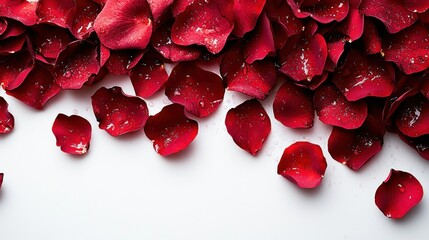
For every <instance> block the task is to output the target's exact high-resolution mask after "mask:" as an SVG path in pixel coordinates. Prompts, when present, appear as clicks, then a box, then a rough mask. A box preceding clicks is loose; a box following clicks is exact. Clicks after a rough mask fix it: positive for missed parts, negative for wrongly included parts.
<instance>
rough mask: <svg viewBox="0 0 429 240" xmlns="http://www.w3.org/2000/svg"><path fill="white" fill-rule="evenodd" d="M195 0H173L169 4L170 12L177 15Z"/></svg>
mask: <svg viewBox="0 0 429 240" xmlns="http://www.w3.org/2000/svg"><path fill="white" fill-rule="evenodd" d="M194 1H195V0H175V1H174V2H173V4H172V5H171V12H172V13H173V16H174V17H177V15H179V14H180V13H182V12H183V11H185V9H186V8H187V7H188V6H189V5H191V4H192V3H193V2H194Z"/></svg>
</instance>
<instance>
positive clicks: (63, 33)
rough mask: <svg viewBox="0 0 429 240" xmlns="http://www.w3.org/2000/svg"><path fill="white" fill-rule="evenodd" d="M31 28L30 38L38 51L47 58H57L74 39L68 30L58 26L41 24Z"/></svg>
mask: <svg viewBox="0 0 429 240" xmlns="http://www.w3.org/2000/svg"><path fill="white" fill-rule="evenodd" d="M30 29H31V31H30V38H31V41H32V43H33V47H34V49H35V51H36V53H37V54H41V55H42V56H43V57H45V58H51V59H56V58H57V57H58V54H59V53H60V52H61V51H62V50H63V49H64V48H66V47H67V45H68V44H69V43H70V42H71V41H72V39H71V37H70V35H69V33H68V31H67V30H66V29H64V28H61V27H58V26H54V25H48V24H39V25H35V26H32V27H31V28H30Z"/></svg>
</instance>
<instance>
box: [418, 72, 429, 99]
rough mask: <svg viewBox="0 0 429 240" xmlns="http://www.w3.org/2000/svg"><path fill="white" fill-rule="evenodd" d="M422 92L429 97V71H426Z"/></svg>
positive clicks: (421, 85)
mask: <svg viewBox="0 0 429 240" xmlns="http://www.w3.org/2000/svg"><path fill="white" fill-rule="evenodd" d="M420 92H421V93H422V94H423V96H425V97H426V98H427V99H429V73H426V74H425V75H424V76H423V77H422V80H421V83H420Z"/></svg>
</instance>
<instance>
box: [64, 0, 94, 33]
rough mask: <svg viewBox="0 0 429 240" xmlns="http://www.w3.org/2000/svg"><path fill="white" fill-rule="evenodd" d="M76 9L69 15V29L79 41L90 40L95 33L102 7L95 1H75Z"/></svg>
mask: <svg viewBox="0 0 429 240" xmlns="http://www.w3.org/2000/svg"><path fill="white" fill-rule="evenodd" d="M75 2H76V7H75V8H74V9H73V10H72V11H71V12H70V13H69V16H68V21H67V27H68V29H69V30H70V32H71V33H72V34H73V36H74V37H75V38H77V39H85V38H88V37H89V35H90V34H91V33H92V32H94V27H93V26H94V21H95V19H96V17H97V15H98V14H99V13H100V11H101V5H100V4H98V3H96V2H95V1H93V0H75Z"/></svg>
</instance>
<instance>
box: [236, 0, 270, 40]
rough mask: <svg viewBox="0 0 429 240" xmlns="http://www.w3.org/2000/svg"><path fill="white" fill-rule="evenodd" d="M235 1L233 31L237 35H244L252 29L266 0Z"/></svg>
mask: <svg viewBox="0 0 429 240" xmlns="http://www.w3.org/2000/svg"><path fill="white" fill-rule="evenodd" d="M233 1H234V7H233V10H234V29H233V30H232V33H233V34H234V35H235V36H238V37H243V35H244V34H245V33H247V32H249V31H250V30H252V29H253V28H254V27H255V25H256V22H257V21H258V17H259V15H260V14H261V12H262V9H263V8H264V5H265V0H254V1H241V0H233Z"/></svg>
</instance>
